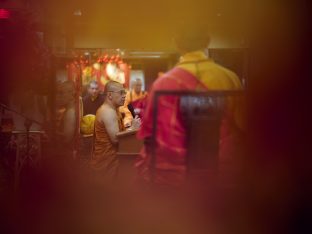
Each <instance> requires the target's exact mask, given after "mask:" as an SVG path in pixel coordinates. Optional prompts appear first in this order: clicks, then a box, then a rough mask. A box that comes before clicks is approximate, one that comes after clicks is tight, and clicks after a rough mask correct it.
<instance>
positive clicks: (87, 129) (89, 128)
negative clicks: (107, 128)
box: [80, 115, 95, 135]
mask: <svg viewBox="0 0 312 234" xmlns="http://www.w3.org/2000/svg"><path fill="white" fill-rule="evenodd" d="M94 120H95V115H85V116H83V117H82V118H81V122H80V132H81V133H82V134H84V135H89V134H93V130H94Z"/></svg>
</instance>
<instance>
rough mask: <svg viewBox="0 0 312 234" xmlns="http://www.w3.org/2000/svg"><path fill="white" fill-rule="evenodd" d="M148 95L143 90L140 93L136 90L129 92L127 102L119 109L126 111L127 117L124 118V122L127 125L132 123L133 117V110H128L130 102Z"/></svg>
mask: <svg viewBox="0 0 312 234" xmlns="http://www.w3.org/2000/svg"><path fill="white" fill-rule="evenodd" d="M146 95H147V92H145V91H141V92H140V93H139V94H136V92H135V91H134V90H131V91H130V92H128V93H127V96H126V100H125V104H124V105H123V106H121V107H119V111H120V112H122V113H124V115H125V117H124V119H123V123H124V125H125V126H127V125H130V124H131V121H132V119H133V117H132V114H131V112H130V111H129V110H128V104H130V103H131V102H134V101H138V100H140V99H144V98H145V97H146Z"/></svg>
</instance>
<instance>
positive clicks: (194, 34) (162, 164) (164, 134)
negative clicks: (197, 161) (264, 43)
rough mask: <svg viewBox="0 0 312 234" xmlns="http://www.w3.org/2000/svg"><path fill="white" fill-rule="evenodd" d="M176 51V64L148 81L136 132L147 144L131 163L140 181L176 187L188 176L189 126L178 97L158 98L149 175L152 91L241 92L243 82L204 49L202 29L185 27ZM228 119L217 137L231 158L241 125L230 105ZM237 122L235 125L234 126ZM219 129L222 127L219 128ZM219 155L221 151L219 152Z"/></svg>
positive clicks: (205, 40)
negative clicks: (152, 174)
mask: <svg viewBox="0 0 312 234" xmlns="http://www.w3.org/2000/svg"><path fill="white" fill-rule="evenodd" d="M174 42H175V44H176V47H177V49H178V51H179V52H180V54H181V55H182V56H181V57H180V61H179V62H178V64H177V65H176V66H175V67H174V68H173V69H172V70H170V71H168V72H167V73H165V74H163V75H162V76H161V77H159V78H158V79H157V80H156V81H155V82H154V83H153V85H152V88H151V90H150V94H149V97H148V100H147V106H146V109H145V115H144V117H143V119H142V126H141V128H140V130H139V132H138V134H137V137H138V138H139V139H143V140H144V141H145V142H146V143H145V145H144V148H143V149H142V151H141V154H140V156H139V158H138V160H137V162H136V164H135V166H136V168H137V170H138V178H139V180H140V181H141V182H142V181H143V182H147V183H148V182H150V180H151V178H153V180H154V181H153V182H154V183H156V184H161V185H169V186H171V185H172V186H180V185H182V184H183V183H184V182H185V179H186V170H187V168H186V155H187V142H186V139H187V129H186V127H185V123H184V122H183V118H182V116H181V114H180V112H179V98H178V97H177V96H172V95H171V96H170V95H169V96H162V97H160V98H159V99H158V113H160V114H159V115H158V116H157V121H156V126H157V134H156V146H155V147H156V148H155V155H156V160H155V161H156V162H155V165H153V167H154V168H156V170H155V174H154V177H152V176H151V150H150V149H151V144H150V141H149V139H150V138H151V136H152V129H153V112H154V109H153V98H154V94H155V92H156V91H160V90H180V91H208V90H241V89H242V85H241V82H240V80H239V78H238V77H237V75H236V74H235V73H234V72H232V71H230V70H229V69H227V68H225V67H222V66H220V65H218V64H216V63H215V62H214V61H213V60H212V59H210V58H208V56H207V54H206V53H205V51H206V48H207V46H208V44H209V36H208V35H207V34H206V32H205V29H204V28H203V27H200V26H199V25H198V24H197V25H189V26H187V25H183V27H181V29H180V30H177V33H176V35H175V37H174ZM231 116H232V117H231V121H227V123H231V124H230V125H231V126H230V127H229V124H228V125H227V124H225V125H224V126H225V128H226V129H224V130H222V133H221V139H220V142H221V143H220V150H219V151H220V155H219V157H220V158H224V157H225V158H227V157H229V156H228V155H227V154H231V153H230V152H233V149H232V148H233V142H232V140H231V139H232V135H233V134H234V132H233V131H232V129H241V128H243V126H242V124H241V121H240V118H238V117H236V116H238V115H237V113H236V110H235V108H234V107H233V108H231ZM232 125H235V128H234V127H233V128H232ZM221 128H223V126H222V127H221ZM221 154H222V155H221Z"/></svg>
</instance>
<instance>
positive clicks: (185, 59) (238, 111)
mask: <svg viewBox="0 0 312 234" xmlns="http://www.w3.org/2000/svg"><path fill="white" fill-rule="evenodd" d="M204 60H206V61H204ZM196 61H204V62H200V63H197V66H196V63H194V62H196ZM177 66H178V67H180V68H183V69H184V70H187V71H189V72H190V73H192V74H193V75H194V76H196V77H197V78H198V79H199V80H201V82H202V83H204V84H205V85H206V86H207V87H208V89H209V90H241V89H242V85H241V82H240V80H239V78H238V76H237V75H236V74H235V73H234V72H232V71H230V70H229V69H227V68H225V67H222V66H220V65H218V64H216V63H215V62H214V61H213V60H212V59H209V58H207V56H206V55H205V53H204V52H203V51H194V52H190V53H187V54H184V55H183V56H182V57H181V58H180V63H178V64H177ZM228 103H229V105H228V107H229V109H230V111H231V113H233V114H234V121H235V122H236V124H237V126H238V127H239V128H241V129H244V126H243V125H244V124H243V123H244V121H243V120H242V119H243V113H242V112H243V110H242V106H241V105H234V103H237V101H236V100H235V99H234V98H229V99H228Z"/></svg>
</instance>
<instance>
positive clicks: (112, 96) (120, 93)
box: [104, 81, 127, 108]
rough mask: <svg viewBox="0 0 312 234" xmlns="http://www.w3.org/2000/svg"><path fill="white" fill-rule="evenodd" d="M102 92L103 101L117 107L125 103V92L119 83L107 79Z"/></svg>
mask: <svg viewBox="0 0 312 234" xmlns="http://www.w3.org/2000/svg"><path fill="white" fill-rule="evenodd" d="M104 94H105V103H108V104H109V105H111V106H114V107H115V108H117V107H119V106H122V105H123V104H124V103H125V99H126V94H127V92H126V91H125V89H124V87H123V85H122V84H121V83H118V82H116V81H109V82H108V83H107V84H106V85H105V89H104Z"/></svg>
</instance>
